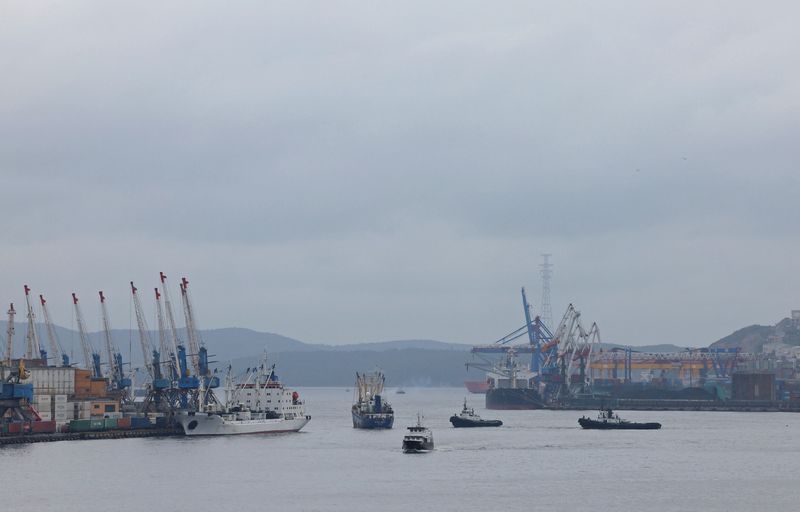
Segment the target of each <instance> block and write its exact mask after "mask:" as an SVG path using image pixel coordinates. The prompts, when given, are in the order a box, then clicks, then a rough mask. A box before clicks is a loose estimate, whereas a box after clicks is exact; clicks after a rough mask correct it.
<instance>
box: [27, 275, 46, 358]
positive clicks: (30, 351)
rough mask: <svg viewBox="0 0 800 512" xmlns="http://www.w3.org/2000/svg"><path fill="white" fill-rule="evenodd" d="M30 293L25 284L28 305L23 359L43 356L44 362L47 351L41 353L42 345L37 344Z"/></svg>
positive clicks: (34, 315) (37, 337)
mask: <svg viewBox="0 0 800 512" xmlns="http://www.w3.org/2000/svg"><path fill="white" fill-rule="evenodd" d="M30 295H31V289H30V288H28V285H27V284H26V285H25V304H26V305H27V306H28V333H27V335H26V336H25V341H26V343H25V359H34V358H39V357H44V358H45V362H46V358H47V352H44V353H43V351H42V347H41V345H40V344H39V334H38V333H37V332H36V314H35V313H34V312H33V306H32V305H31V296H30Z"/></svg>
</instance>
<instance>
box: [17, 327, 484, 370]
mask: <svg viewBox="0 0 800 512" xmlns="http://www.w3.org/2000/svg"><path fill="white" fill-rule="evenodd" d="M55 330H56V336H57V337H58V339H59V342H60V344H61V346H62V348H63V349H64V350H65V351H66V352H67V353H72V359H73V360H75V361H76V362H77V363H79V364H82V363H83V354H82V349H81V345H80V337H79V336H78V332H77V331H76V330H74V329H67V328H64V327H60V326H55ZM27 332H28V326H27V324H21V325H20V324H17V326H16V332H15V334H14V354H15V355H21V354H22V353H23V352H24V350H25V339H26V337H27ZM37 332H38V334H39V338H40V343H41V344H42V345H43V346H44V347H45V348H47V347H48V340H47V338H46V332H45V328H44V326H43V325H38V326H37ZM148 335H149V337H150V340H151V341H152V343H153V344H155V345H157V344H158V333H157V332H156V331H150V332H149V333H148ZM199 335H200V339H201V340H202V341H203V342H204V343H205V344H206V346H207V347H208V351H209V354H211V355H212V356H213V357H212V359H213V360H215V361H218V362H227V361H231V360H234V359H240V358H244V357H256V356H257V355H258V354H260V353H263V351H264V350H266V351H267V353H268V354H274V353H286V352H353V351H356V352H363V351H367V352H384V351H391V350H404V349H419V350H443V351H458V352H466V351H468V350H469V349H470V346H469V345H465V344H459V343H446V342H442V341H436V340H394V341H383V342H370V343H358V344H347V345H324V344H315V343H304V342H302V341H299V340H296V339H293V338H289V337H287V336H282V335H280V334H274V333H270V332H259V331H254V330H252V329H244V328H240V327H227V328H223V329H208V330H201V331H200V333H199ZM112 337H113V339H114V342H115V343H116V344H117V346H118V348H119V349H120V350H121V351H122V353H123V354H125V355H127V354H128V349H129V347H130V349H131V354H132V356H131V357H132V359H133V364H134V365H140V364H141V362H142V350H141V344H140V341H139V331H138V330H136V329H134V330H130V329H114V330H112ZM178 337H179V339H183V340H185V339H186V331H185V330H184V329H178ZM89 340H90V342H91V343H92V345H93V346H94V348H95V350H99V351H100V353H101V354H105V337H104V335H103V333H101V332H90V333H89ZM104 357H105V356H104ZM126 359H127V358H126ZM104 360H105V359H104Z"/></svg>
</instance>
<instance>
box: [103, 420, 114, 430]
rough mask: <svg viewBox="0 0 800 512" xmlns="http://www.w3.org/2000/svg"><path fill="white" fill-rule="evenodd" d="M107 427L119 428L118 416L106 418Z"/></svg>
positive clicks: (111, 428)
mask: <svg viewBox="0 0 800 512" xmlns="http://www.w3.org/2000/svg"><path fill="white" fill-rule="evenodd" d="M105 428H106V430H116V429H117V418H106V419H105Z"/></svg>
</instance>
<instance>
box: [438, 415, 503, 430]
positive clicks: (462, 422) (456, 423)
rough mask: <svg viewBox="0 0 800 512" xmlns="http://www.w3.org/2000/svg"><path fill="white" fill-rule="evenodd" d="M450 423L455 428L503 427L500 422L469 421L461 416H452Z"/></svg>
mask: <svg viewBox="0 0 800 512" xmlns="http://www.w3.org/2000/svg"><path fill="white" fill-rule="evenodd" d="M450 423H452V424H453V427H455V428H475V427H500V426H502V425H503V422H502V421H500V420H467V419H464V418H461V417H459V416H450Z"/></svg>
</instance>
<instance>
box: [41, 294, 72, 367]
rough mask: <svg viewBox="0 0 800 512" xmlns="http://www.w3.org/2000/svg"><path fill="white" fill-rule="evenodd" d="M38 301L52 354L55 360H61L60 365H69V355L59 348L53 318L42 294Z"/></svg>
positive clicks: (59, 344)
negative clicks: (40, 304) (40, 305)
mask: <svg viewBox="0 0 800 512" xmlns="http://www.w3.org/2000/svg"><path fill="white" fill-rule="evenodd" d="M39 302H41V303H42V316H43V317H44V325H45V330H46V331H47V341H48V342H49V343H50V350H51V351H52V356H53V358H54V359H55V360H56V361H61V365H62V366H65V367H66V366H69V356H68V355H67V354H65V353H64V350H63V349H62V348H61V343H59V341H58V336H57V335H56V329H55V327H54V326H53V320H52V319H51V318H50V311H49V310H48V308H47V301H46V300H44V296H43V295H39Z"/></svg>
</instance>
